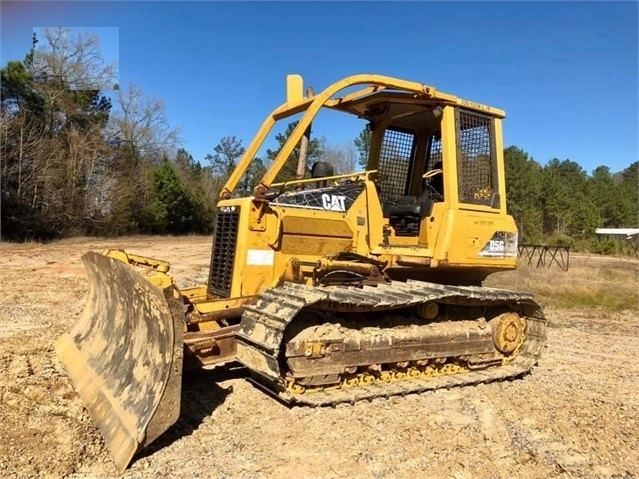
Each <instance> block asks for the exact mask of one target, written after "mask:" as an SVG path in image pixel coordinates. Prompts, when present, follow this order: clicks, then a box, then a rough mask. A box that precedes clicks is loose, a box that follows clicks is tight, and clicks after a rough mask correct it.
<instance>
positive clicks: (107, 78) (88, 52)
mask: <svg viewBox="0 0 639 479" xmlns="http://www.w3.org/2000/svg"><path fill="white" fill-rule="evenodd" d="M42 34H43V37H44V42H43V44H42V45H40V46H38V47H36V50H35V54H34V58H33V78H34V80H35V81H36V82H40V83H43V84H47V85H49V86H51V87H53V88H56V89H69V90H110V89H112V88H113V85H115V84H117V83H118V68H117V63H116V62H115V61H111V62H109V63H107V61H106V60H105V57H104V53H103V52H102V50H101V48H100V38H99V37H98V36H97V35H95V34H90V33H88V32H86V31H83V30H79V29H75V28H71V27H55V28H44V29H42ZM38 43H40V41H38Z"/></svg>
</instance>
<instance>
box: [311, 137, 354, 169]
mask: <svg viewBox="0 0 639 479" xmlns="http://www.w3.org/2000/svg"><path fill="white" fill-rule="evenodd" d="M320 145H321V149H322V155H321V157H320V160H321V161H328V162H329V163H330V164H332V165H333V168H334V169H335V174H338V175H339V174H344V173H351V172H354V171H355V169H356V166H357V151H356V150H355V146H354V145H353V144H352V142H344V143H340V144H329V143H328V142H327V140H326V138H324V137H322V138H321V139H320Z"/></svg>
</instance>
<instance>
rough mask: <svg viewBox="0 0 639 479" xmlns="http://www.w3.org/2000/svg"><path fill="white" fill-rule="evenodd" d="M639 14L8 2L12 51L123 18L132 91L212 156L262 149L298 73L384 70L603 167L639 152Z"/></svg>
mask: <svg viewBox="0 0 639 479" xmlns="http://www.w3.org/2000/svg"><path fill="white" fill-rule="evenodd" d="M638 15H639V12H638V3H637V2H636V1H616V2H615V1H607V2H594V1H582V2H579V1H568V2H541V1H537V2H520V1H496V2H484V1H471V2H461V1H450V2H428V1H412V2H398V1H392V2H381V1H371V2H361V1H360V2H335V1H325V2H293V1H287V2H267V1H260V2H245V1H238V2H215V1H195V2H175V1H146V2H130V1H116V2H107V1H93V2H83V1H73V2H67V3H65V2H55V1H47V2H32V1H20V2H9V1H4V0H3V1H2V3H1V4H0V26H1V33H0V40H1V43H0V60H1V62H2V65H5V64H6V62H7V61H10V60H21V59H22V58H24V55H25V54H26V53H27V51H28V49H29V48H30V45H31V37H32V34H33V31H34V28H39V27H46V26H49V27H53V26H70V27H83V28H87V29H96V28H98V27H110V29H109V31H110V32H113V31H115V32H117V34H115V35H113V34H109V35H106V37H108V38H106V37H105V38H104V42H103V47H104V51H105V56H106V57H107V58H109V59H111V58H115V59H117V61H118V63H119V76H120V85H121V87H123V88H126V87H127V86H128V85H129V84H135V85H137V86H138V87H139V88H141V90H142V92H143V93H144V94H145V95H147V96H149V97H155V98H159V99H162V100H163V101H164V103H165V106H166V112H167V115H168V117H169V121H170V123H171V125H172V126H174V127H177V128H179V130H180V133H181V139H182V146H183V147H184V148H186V149H187V150H188V151H189V152H190V153H191V154H192V155H193V157H194V159H195V160H197V161H200V162H202V163H203V164H207V163H206V162H205V161H204V158H205V156H206V155H207V153H212V152H213V148H214V147H215V145H217V144H218V143H219V141H220V139H221V138H222V137H224V136H231V135H232V136H236V137H237V138H238V139H239V140H241V141H242V144H243V145H244V146H248V144H249V143H250V141H251V139H252V137H253V135H254V134H255V133H256V132H257V130H258V128H259V126H260V125H261V123H262V121H263V120H264V119H265V118H266V116H267V115H268V114H269V113H270V112H271V111H272V110H273V109H274V108H276V107H277V106H279V105H280V104H282V103H284V101H285V95H286V88H285V80H286V75H287V74H291V73H297V74H301V75H302V76H303V78H304V81H305V86H308V85H311V86H313V88H314V89H315V92H316V93H317V92H319V91H320V90H322V89H324V88H326V87H327V86H329V85H330V84H332V83H334V82H335V81H338V80H340V79H342V78H344V77H347V76H350V75H353V74H359V73H374V74H382V75H388V76H394V77H398V78H402V79H406V80H412V81H417V82H421V83H425V84H428V85H432V86H435V87H436V88H437V89H438V90H441V91H444V92H446V93H451V94H454V95H457V96H459V97H462V98H465V99H469V100H473V101H477V102H480V103H484V104H488V105H491V106H494V107H498V108H502V109H504V110H505V111H506V115H507V117H506V119H505V121H504V144H505V146H508V145H516V146H518V147H520V148H522V149H523V150H525V151H526V152H527V153H528V154H529V155H531V156H532V157H533V158H534V159H535V160H536V161H537V162H539V163H541V164H542V165H543V164H546V163H547V162H548V161H549V160H550V159H552V158H559V159H560V160H565V159H569V160H572V161H576V162H577V163H579V164H580V165H581V166H582V167H583V168H584V169H585V170H586V172H587V173H589V174H590V173H591V172H592V170H593V169H594V168H596V167H597V166H599V165H607V166H609V167H610V169H611V171H612V172H616V171H620V170H623V169H624V168H626V167H627V166H629V165H630V164H631V163H632V162H634V161H637V160H638V159H639V151H638V148H639V145H638V140H637V137H638V129H639V125H638V110H639V97H638V90H639V85H638V71H639V66H638V57H639V52H638V41H639V32H638ZM107 94H111V95H112V94H113V92H107ZM342 116H343V115H342ZM287 121H288V120H285V121H284V122H283V123H282V124H281V125H280V126H279V127H278V130H276V131H283V130H284V129H285V127H286V122H287ZM362 127H363V124H362V123H360V122H359V121H355V120H353V119H351V118H346V119H342V118H341V117H338V114H335V113H333V114H332V115H324V116H320V118H319V119H318V120H317V121H316V122H314V123H313V136H314V137H319V136H323V137H325V138H326V139H327V140H328V142H329V143H331V144H343V143H345V142H351V141H352V140H353V139H354V138H355V137H356V136H357V134H358V133H359V131H361V129H362ZM270 141H271V143H270V144H267V146H270V147H273V146H274V144H273V142H272V140H270Z"/></svg>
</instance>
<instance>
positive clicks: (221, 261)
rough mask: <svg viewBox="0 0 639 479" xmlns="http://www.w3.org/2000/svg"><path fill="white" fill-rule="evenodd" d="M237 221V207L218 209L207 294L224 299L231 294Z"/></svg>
mask: <svg viewBox="0 0 639 479" xmlns="http://www.w3.org/2000/svg"><path fill="white" fill-rule="evenodd" d="M239 219H240V208H239V207H237V206H235V207H234V206H231V207H224V208H219V209H218V212H217V220H216V222H215V232H214V237H213V252H212V254H211V267H210V268H209V285H208V292H209V294H214V295H218V296H222V297H224V298H228V297H229V296H230V294H231V281H232V279H233V263H234V262H235V251H236V243H237V229H238V224H239Z"/></svg>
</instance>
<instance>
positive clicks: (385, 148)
mask: <svg viewBox="0 0 639 479" xmlns="http://www.w3.org/2000/svg"><path fill="white" fill-rule="evenodd" d="M367 100H368V101H371V100H373V101H374V96H373V97H372V98H370V97H369V99H367ZM363 113H364V115H363V116H365V117H366V118H368V119H369V123H368V126H367V128H368V130H369V132H370V133H371V149H370V157H369V162H368V168H367V169H369V170H372V169H376V170H377V171H378V174H377V179H376V185H377V192H378V196H379V200H380V203H381V206H382V211H383V215H384V218H386V219H387V220H388V223H389V225H390V226H391V227H392V228H393V230H394V234H395V236H408V237H411V236H413V237H416V236H419V230H420V224H421V222H422V220H423V219H424V218H426V217H429V216H430V215H431V214H432V211H433V206H434V204H435V203H437V202H442V201H444V198H445V192H444V180H443V176H444V168H443V158H442V122H441V120H442V113H443V108H442V106H441V105H439V104H437V103H434V102H427V101H423V102H410V103H407V102H405V101H400V99H399V98H398V99H397V101H392V97H391V98H390V99H389V98H388V97H387V95H386V97H383V96H382V97H380V98H379V101H378V102H376V103H372V104H369V105H367V108H366V110H365V111H364V112H363Z"/></svg>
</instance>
